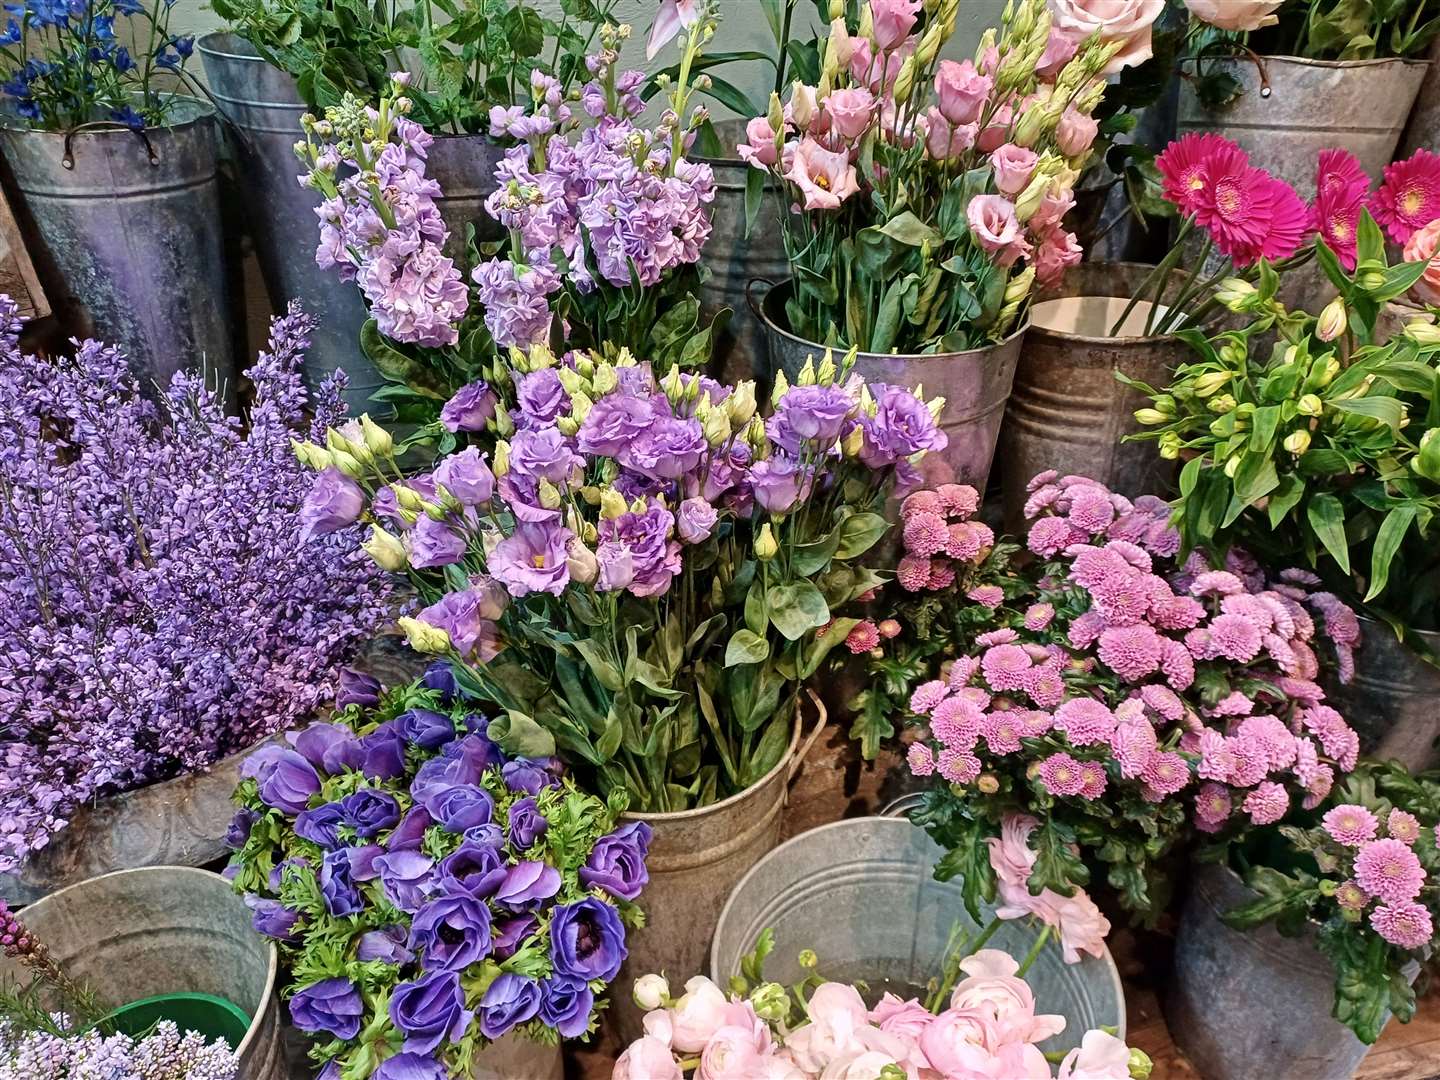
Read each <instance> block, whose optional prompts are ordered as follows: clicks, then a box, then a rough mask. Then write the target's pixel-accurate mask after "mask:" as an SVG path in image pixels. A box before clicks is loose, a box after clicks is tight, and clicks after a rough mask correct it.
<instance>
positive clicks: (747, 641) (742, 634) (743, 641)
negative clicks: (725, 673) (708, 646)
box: [725, 629, 770, 667]
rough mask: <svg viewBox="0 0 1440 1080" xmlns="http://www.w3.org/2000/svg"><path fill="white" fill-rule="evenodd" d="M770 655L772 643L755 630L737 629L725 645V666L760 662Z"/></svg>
mask: <svg viewBox="0 0 1440 1080" xmlns="http://www.w3.org/2000/svg"><path fill="white" fill-rule="evenodd" d="M769 655H770V643H769V642H768V641H766V640H765V639H764V638H763V637H761V636H760V635H759V634H757V633H755V631H753V630H749V629H741V630H736V631H735V633H734V634H733V635H731V638H730V642H729V644H727V645H726V646H725V666H726V667H734V666H735V665H736V664H758V663H760V662H761V661H763V660H764V659H765V658H766V657H767V656H769Z"/></svg>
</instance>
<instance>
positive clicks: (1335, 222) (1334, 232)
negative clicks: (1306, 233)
mask: <svg viewBox="0 0 1440 1080" xmlns="http://www.w3.org/2000/svg"><path fill="white" fill-rule="evenodd" d="M1330 235H1331V236H1333V237H1334V238H1335V239H1336V240H1349V239H1350V226H1349V225H1347V224H1346V223H1345V222H1343V221H1341V220H1340V219H1339V218H1332V219H1331V221H1330Z"/></svg>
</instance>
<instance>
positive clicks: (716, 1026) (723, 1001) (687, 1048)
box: [636, 975, 730, 1080]
mask: <svg viewBox="0 0 1440 1080" xmlns="http://www.w3.org/2000/svg"><path fill="white" fill-rule="evenodd" d="M729 1004H730V1000H729V998H727V997H726V996H725V992H724V991H723V990H721V989H720V987H718V986H716V985H715V984H714V983H713V982H711V981H710V980H709V979H707V978H706V977H705V976H703V975H696V976H695V977H694V978H692V979H690V981H689V982H687V983H686V984H685V993H684V994H682V995H681V996H680V998H679V1000H678V1001H676V1002H675V1004H674V1005H673V1006H672V1007H671V1008H670V1010H669V1013H670V1021H671V1034H670V1043H671V1045H672V1046H674V1048H675V1049H676V1050H679V1051H680V1052H681V1053H682V1054H698V1053H699V1052H700V1051H701V1050H704V1049H705V1044H706V1043H708V1042H709V1041H710V1037H711V1036H712V1035H714V1034H715V1032H717V1031H718V1030H720V1027H721V1025H722V1024H723V1023H724V1022H725V1015H726V1008H727V1006H729ZM636 1080H639V1078H638V1077H637V1078H636Z"/></svg>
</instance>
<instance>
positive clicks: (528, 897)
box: [495, 859, 560, 911]
mask: <svg viewBox="0 0 1440 1080" xmlns="http://www.w3.org/2000/svg"><path fill="white" fill-rule="evenodd" d="M559 891H560V871H558V870H556V869H555V868H554V867H553V866H549V865H547V864H546V863H542V862H536V861H534V860H531V859H525V860H523V861H521V862H518V863H516V864H515V865H514V866H512V867H510V869H509V870H508V871H506V874H505V880H504V881H503V882H502V883H501V885H500V888H498V889H496V890H495V901H496V903H499V904H504V905H505V906H506V907H508V908H510V909H511V910H512V911H524V910H526V909H527V908H533V907H537V906H538V905H539V904H540V903H541V901H544V900H549V899H550V898H551V897H552V896H554V895H555V894H556V893H557V892H559Z"/></svg>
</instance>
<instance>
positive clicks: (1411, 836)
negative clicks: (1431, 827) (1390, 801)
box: [1385, 806, 1420, 844]
mask: <svg viewBox="0 0 1440 1080" xmlns="http://www.w3.org/2000/svg"><path fill="white" fill-rule="evenodd" d="M1385 831H1386V832H1387V833H1389V834H1390V835H1391V837H1393V838H1394V839H1396V840H1399V841H1401V842H1402V843H1405V844H1413V843H1415V841H1416V840H1419V839H1420V819H1419V818H1417V817H1416V816H1415V815H1414V814H1412V813H1410V812H1409V811H1407V810H1401V809H1400V808H1399V807H1398V806H1397V807H1395V808H1394V809H1393V810H1391V811H1390V816H1389V817H1387V818H1386V819H1385Z"/></svg>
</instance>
